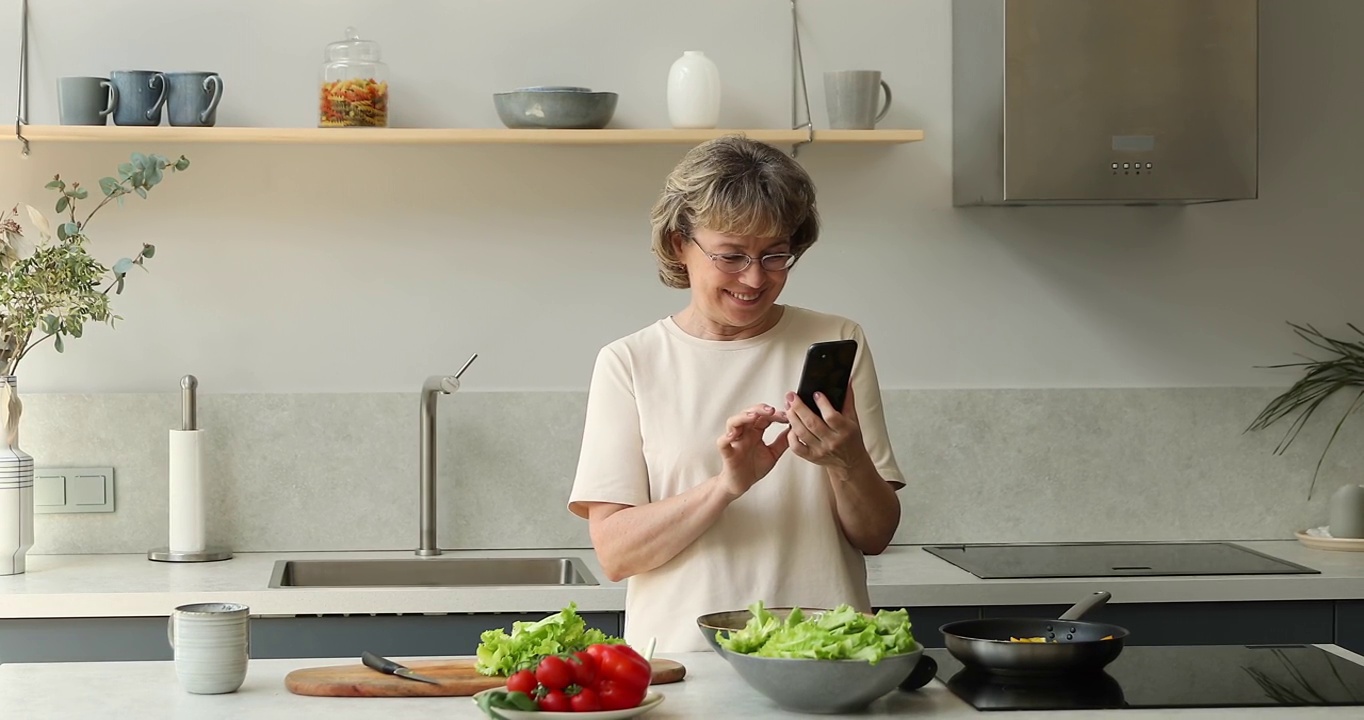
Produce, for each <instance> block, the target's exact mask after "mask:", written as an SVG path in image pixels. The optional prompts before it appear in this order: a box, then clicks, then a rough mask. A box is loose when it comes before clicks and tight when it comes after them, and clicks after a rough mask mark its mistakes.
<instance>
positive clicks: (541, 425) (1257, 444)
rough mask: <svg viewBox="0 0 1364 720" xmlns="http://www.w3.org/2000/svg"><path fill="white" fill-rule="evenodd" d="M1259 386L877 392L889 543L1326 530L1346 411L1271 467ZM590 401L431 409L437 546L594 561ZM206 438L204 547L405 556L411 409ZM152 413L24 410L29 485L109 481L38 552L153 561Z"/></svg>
mask: <svg viewBox="0 0 1364 720" xmlns="http://www.w3.org/2000/svg"><path fill="white" fill-rule="evenodd" d="M1277 392H1278V391H1277V390H1274V389H1266V388H1171V389H1076V390H1070V389H1061V390H890V391H887V392H886V404H887V412H888V421H889V424H890V426H891V433H892V436H893V438H894V439H895V449H896V452H897V454H898V457H899V459H900V462H901V466H902V467H903V469H904V470H905V472H906V473H907V475H908V476H909V478H910V484H909V486H908V487H906V488H905V489H904V490H902V491H901V493H900V499H901V502H902V504H903V506H904V513H903V519H902V521H901V524H900V530H899V533H898V534H897V536H896V540H895V542H896V543H897V544H914V543H923V542H1016V541H1072V540H1119V539H1128V540H1166V539H1276V538H1291V537H1292V533H1293V530H1294V529H1298V528H1306V527H1312V526H1317V525H1323V524H1325V522H1326V509H1325V508H1326V501H1327V499H1328V498H1329V496H1330V494H1331V493H1332V492H1333V491H1334V490H1335V488H1336V487H1338V486H1339V485H1341V484H1342V483H1345V482H1359V481H1361V480H1362V479H1364V475H1362V474H1361V472H1360V468H1361V467H1364V444H1361V443H1359V442H1357V441H1356V440H1355V439H1354V436H1353V434H1352V432H1351V431H1352V430H1354V428H1351V427H1349V426H1348V425H1347V427H1346V428H1345V430H1344V431H1342V435H1341V437H1340V438H1338V439H1337V443H1336V445H1335V447H1333V448H1332V450H1331V453H1330V454H1329V455H1328V456H1327V460H1326V464H1325V465H1324V466H1323V469H1322V474H1321V478H1320V480H1319V481H1318V486H1317V491H1316V493H1315V495H1314V497H1313V499H1312V500H1311V501H1310V502H1309V501H1307V499H1306V495H1307V487H1308V482H1309V480H1310V478H1311V473H1312V468H1313V465H1314V464H1315V462H1316V459H1317V457H1318V454H1319V453H1320V450H1321V447H1322V443H1323V442H1324V440H1325V437H1326V435H1327V433H1328V432H1329V430H1330V426H1332V425H1334V423H1335V420H1336V419H1337V418H1338V417H1339V411H1340V410H1343V408H1344V406H1343V405H1338V404H1328V405H1327V406H1323V408H1322V409H1321V410H1320V411H1318V417H1316V418H1314V420H1313V423H1312V425H1311V426H1309V430H1310V431H1311V432H1304V433H1303V435H1302V436H1301V437H1300V438H1299V439H1298V441H1297V442H1295V443H1294V445H1293V446H1292V447H1291V448H1290V449H1289V451H1288V452H1287V453H1286V454H1285V455H1283V456H1276V455H1273V454H1272V450H1273V448H1274V445H1275V443H1276V442H1277V441H1278V439H1279V438H1280V437H1281V436H1282V434H1283V432H1284V430H1285V429H1286V427H1287V426H1286V425H1284V426H1283V427H1276V428H1271V429H1270V430H1267V431H1264V432H1259V433H1243V432H1242V431H1243V430H1244V428H1245V427H1246V425H1247V424H1248V423H1249V422H1250V420H1251V419H1252V418H1254V417H1255V414H1256V413H1257V412H1258V411H1259V409H1260V408H1261V407H1263V406H1264V404H1265V403H1266V402H1267V401H1268V400H1269V399H1270V398H1272V397H1273V396H1274V395H1275V394H1276V393H1277ZM585 400H586V394H585V393H582V392H470V391H467V390H463V391H460V392H459V393H458V394H456V395H453V396H445V397H443V398H441V400H440V425H439V440H438V449H439V459H440V466H439V496H438V498H439V506H440V518H441V520H440V538H439V539H440V543H441V546H442V547H447V548H527V547H532V548H533V547H546V548H557V547H577V548H585V547H590V541H589V538H588V534H587V527H586V524H585V523H584V522H583V521H581V520H578V519H577V518H576V517H574V516H572V515H571V514H569V512H568V511H567V509H566V507H565V503H566V500H567V497H568V492H569V486H570V484H571V482H572V476H573V470H574V466H575V463H576V460H577V455H578V441H579V434H580V431H581V422H582V417H583V409H584V405H585ZM199 418H200V424H201V426H202V427H203V428H205V430H206V438H205V442H206V467H207V468H208V470H207V473H208V477H209V490H208V498H209V500H208V510H209V512H208V515H209V523H208V535H209V541H210V542H211V543H214V544H221V545H225V546H227V547H229V548H231V549H233V550H236V551H239V552H246V551H293V550H361V549H364V550H369V549H398V550H401V549H409V548H414V547H415V546H416V544H417V497H418V483H417V464H418V439H417V438H418V433H417V428H418V406H417V395H416V394H415V393H412V394H404V393H384V394H319V395H304V394H300V395H287V394H284V395H270V394H261V395H215V394H204V395H201V397H200V402H199ZM178 422H179V397H178V395H175V394H171V393H167V394H101V395H44V394H31V395H26V396H25V414H24V419H23V426H22V431H21V435H20V445H21V446H22V447H23V448H24V449H25V450H27V451H28V452H29V453H30V454H31V455H33V456H34V457H35V462H36V464H37V466H38V467H39V468H42V467H98V466H103V467H108V466H111V465H112V466H113V467H114V469H115V470H114V475H115V508H116V511H115V512H113V513H104V514H94V513H92V514H60V515H39V516H38V517H37V519H36V537H37V540H36V544H35V546H34V549H33V552H34V553H35V554H54V553H143V552H146V550H148V549H149V548H152V547H156V546H159V545H165V544H166V533H167V518H166V513H167V510H166V508H167V503H166V495H167V493H166V482H167V473H166V456H167V430H168V429H170V428H171V427H172V426H174V425H175V424H176V423H178Z"/></svg>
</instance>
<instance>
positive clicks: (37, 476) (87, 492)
mask: <svg viewBox="0 0 1364 720" xmlns="http://www.w3.org/2000/svg"><path fill="white" fill-rule="evenodd" d="M113 511H114V469H113V468H111V467H109V468H35V469H34V471H33V512H34V513H35V514H39V515H42V514H48V513H91V512H113Z"/></svg>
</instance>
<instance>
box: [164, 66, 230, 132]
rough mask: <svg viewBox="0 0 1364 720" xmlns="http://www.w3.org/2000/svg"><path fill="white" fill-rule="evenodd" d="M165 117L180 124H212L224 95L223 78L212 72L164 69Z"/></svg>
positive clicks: (200, 125) (206, 125)
mask: <svg viewBox="0 0 1364 720" xmlns="http://www.w3.org/2000/svg"><path fill="white" fill-rule="evenodd" d="M166 86H167V87H168V88H169V91H168V95H167V99H166V119H167V120H168V121H169V122H170V124H171V125H177V126H181V127H212V126H213V124H214V123H216V122H217V121H218V118H217V114H218V103H219V102H220V101H222V99H223V78H222V76H221V75H219V74H218V73H214V72H172V73H166Z"/></svg>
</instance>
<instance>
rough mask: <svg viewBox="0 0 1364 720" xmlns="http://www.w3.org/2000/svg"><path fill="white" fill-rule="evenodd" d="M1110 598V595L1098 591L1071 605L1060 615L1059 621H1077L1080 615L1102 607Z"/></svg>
mask: <svg viewBox="0 0 1364 720" xmlns="http://www.w3.org/2000/svg"><path fill="white" fill-rule="evenodd" d="M1111 597H1113V595H1112V594H1110V593H1107V592H1104V591H1103V590H1100V591H1099V592H1096V593H1094V594H1093V595H1090V596H1089V597H1087V598H1085V599H1084V600H1081V601H1080V602H1077V603H1075V604H1074V605H1072V606H1071V607H1070V609H1069V610H1067V611H1065V612H1063V613H1061V617H1060V618H1059V619H1060V620H1079V619H1080V616H1081V615H1084V614H1085V613H1087V612H1089V611H1090V610H1093V609H1094V608H1096V607H1099V606H1100V605H1103V604H1104V603H1106V602H1108V599H1109V598H1111Z"/></svg>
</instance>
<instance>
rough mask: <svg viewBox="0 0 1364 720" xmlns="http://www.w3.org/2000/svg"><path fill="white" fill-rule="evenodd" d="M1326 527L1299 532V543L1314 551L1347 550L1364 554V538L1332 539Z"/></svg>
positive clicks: (1297, 533)
mask: <svg viewBox="0 0 1364 720" xmlns="http://www.w3.org/2000/svg"><path fill="white" fill-rule="evenodd" d="M1328 533H1329V530H1328V529H1327V528H1325V527H1319V528H1309V529H1307V530H1298V531H1297V532H1296V533H1295V534H1296V535H1297V536H1298V542H1300V543H1302V544H1303V545H1306V546H1307V547H1310V548H1312V549H1314V550H1345V551H1352V552H1364V538H1338V537H1331V536H1330V535H1329V534H1328Z"/></svg>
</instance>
